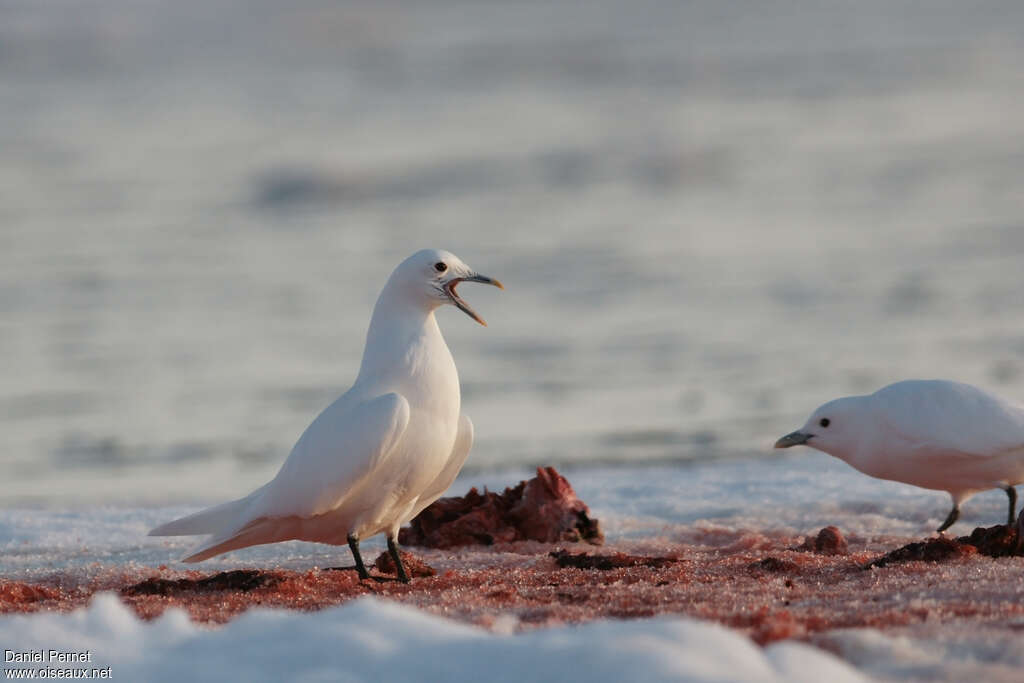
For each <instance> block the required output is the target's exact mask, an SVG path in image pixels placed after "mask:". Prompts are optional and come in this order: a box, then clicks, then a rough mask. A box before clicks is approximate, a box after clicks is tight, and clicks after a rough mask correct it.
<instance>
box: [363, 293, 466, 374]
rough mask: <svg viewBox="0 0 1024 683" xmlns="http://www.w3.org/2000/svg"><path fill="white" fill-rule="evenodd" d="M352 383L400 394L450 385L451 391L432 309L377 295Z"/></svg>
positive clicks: (447, 355)
mask: <svg viewBox="0 0 1024 683" xmlns="http://www.w3.org/2000/svg"><path fill="white" fill-rule="evenodd" d="M356 382H357V384H362V385H363V386H365V387H366V388H371V387H369V386H368V385H369V384H371V383H372V384H373V387H372V388H373V389H374V390H375V391H399V392H402V393H409V392H416V391H424V392H429V391H437V390H444V389H447V388H449V386H450V385H452V384H453V383H454V385H455V387H456V391H457V387H458V375H457V373H456V370H455V362H454V360H452V356H451V352H450V351H449V350H448V345H447V344H446V343H445V341H444V337H443V336H442V335H441V328H440V327H438V324H437V318H436V317H434V310H433V309H430V308H425V307H424V306H423V305H422V304H420V303H419V302H415V301H406V300H403V299H401V298H389V297H386V296H384V295H382V296H381V298H380V299H378V301H377V305H376V306H375V307H374V310H373V317H372V318H371V319H370V329H369V331H367V333H366V347H365V349H364V350H363V361H362V364H361V366H360V368H359V378H358V379H357V380H356Z"/></svg>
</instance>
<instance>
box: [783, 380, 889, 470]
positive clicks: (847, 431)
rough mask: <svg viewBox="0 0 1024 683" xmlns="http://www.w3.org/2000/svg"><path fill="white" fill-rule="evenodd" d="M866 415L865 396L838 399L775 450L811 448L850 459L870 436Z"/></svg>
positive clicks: (830, 402) (813, 415)
mask: <svg viewBox="0 0 1024 683" xmlns="http://www.w3.org/2000/svg"><path fill="white" fill-rule="evenodd" d="M866 414H867V413H866V410H865V405H864V397H862V396H847V397H845V398H837V399H835V400H834V401H829V402H828V403H826V404H824V405H822V406H820V407H819V408H818V409H817V410H815V411H814V412H813V413H812V414H811V416H810V417H809V418H807V422H805V423H804V426H803V427H801V428H800V429H798V430H796V431H795V432H790V433H789V434H786V435H785V436H783V437H782V438H780V439H779V440H778V441H776V442H775V447H776V448H789V447H790V446H810V447H811V448H816V449H818V450H819V451H824V452H825V453H828V454H829V455H834V456H835V457H837V458H840V459H842V460H846V459H847V458H849V457H850V456H852V455H853V454H854V453H855V452H856V450H857V447H858V446H859V444H860V443H861V441H862V440H863V439H865V438H868V437H869V436H870V432H871V430H870V427H869V425H868V424H866V421H865V417H866Z"/></svg>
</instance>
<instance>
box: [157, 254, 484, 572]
mask: <svg viewBox="0 0 1024 683" xmlns="http://www.w3.org/2000/svg"><path fill="white" fill-rule="evenodd" d="M460 282H482V283H485V284H489V285H494V286H496V287H500V288H502V289H504V287H502V285H501V283H500V282H498V281H497V280H495V279H493V278H489V277H485V276H483V275H480V274H478V273H476V272H474V271H473V270H472V269H470V268H469V266H467V265H466V264H465V263H463V262H462V261H461V260H460V259H459V258H458V257H456V256H455V255H454V254H451V253H449V252H447V251H440V250H434V249H425V250H422V251H418V252H416V253H415V254H413V255H412V256H410V257H409V258H407V259H406V260H405V261H403V262H402V263H401V264H399V266H398V267H397V268H395V271H394V272H393V273H392V274H391V277H390V278H389V279H388V281H387V284H386V285H385V286H384V289H383V290H382V291H381V293H380V297H379V298H378V299H377V304H376V306H374V309H373V317H372V319H371V320H370V329H369V331H368V332H367V334H366V348H365V349H364V350H363V361H362V365H361V366H360V368H359V376H358V377H357V378H356V381H355V384H353V385H352V388H351V389H349V390H348V391H347V392H345V393H344V394H343V395H342V396H341V397H339V398H338V399H337V400H336V401H334V403H332V404H331V405H329V406H327V408H325V409H324V411H323V412H322V413H320V415H318V416H317V417H316V419H315V420H313V422H312V423H311V424H310V425H309V426H308V427H307V428H306V431H305V432H303V434H302V436H301V437H299V440H298V442H297V443H296V444H295V446H294V447H293V448H292V451H291V454H290V455H289V456H288V459H287V460H286V461H285V463H284V465H282V467H281V470H280V471H279V472H278V473H277V476H275V477H274V479H273V480H271V481H270V482H269V483H267V484H266V485H264V486H263V487H261V488H259V489H257V490H256V491H254V492H252V493H251V494H249V495H248V496H246V497H245V498H241V499H239V500H235V501H231V502H229V503H224V504H222V505H218V506H216V507H213V508H210V509H208V510H204V511H202V512H198V513H196V514H194V515H190V516H188V517H183V518H181V519H177V520H175V521H173V522H168V523H167V524H164V525H162V526H159V527H157V528H156V529H153V530H152V531H151V532H149V534H150V536H189V535H195V534H211V536H210V538H209V539H207V540H206V541H205V542H204V543H203V544H202V545H201V546H200V547H198V548H196V549H195V550H194V551H193V552H192V553H191V554H190V555H189V556H188V557H186V558H184V561H185V562H200V561H202V560H205V559H207V558H210V557H213V556H214V555H220V554H221V553H225V552H228V551H229V550H236V549H238V548H245V547H248V546H251V545H261V544H264V543H277V542H279V541H287V540H293V539H294V540H303V541H316V542H320V543H330V544H334V545H341V544H343V543H347V544H348V546H349V548H351V550H352V556H353V558H354V559H355V562H356V569H357V571H358V572H359V577H360V578H361V579H365V578H369V573H368V572H367V571H366V566H365V565H364V564H363V559H362V557H361V556H360V554H359V541H360V539H365V538H368V537H370V536H374V535H376V534H379V533H384V534H386V535H387V542H388V551H389V552H390V554H391V557H392V558H393V559H394V561H395V566H396V567H397V570H398V578H399V579H400V580H402V581H406V582H407V581H408V580H409V577H408V575H407V574H406V571H405V567H404V566H403V564H402V560H401V557H400V556H399V554H398V546H397V544H396V539H397V537H398V529H399V527H401V526H402V524H404V523H405V522H407V521H409V520H410V519H412V518H413V517H414V516H415V515H416V514H417V513H419V512H420V510H422V509H423V508H425V507H426V506H427V505H429V504H430V503H432V502H434V501H435V500H437V498H439V497H440V496H441V494H442V493H444V491H445V489H447V488H448V486H449V485H450V484H451V483H452V481H453V480H454V479H455V475H457V474H458V472H459V470H460V469H461V468H462V464H463V463H464V462H465V460H466V456H467V455H468V454H469V449H470V446H472V444H473V423H472V422H470V420H469V418H468V417H467V416H465V415H463V414H462V413H461V397H460V392H459V375H458V372H457V371H456V369H455V361H454V360H453V359H452V355H451V352H450V351H449V350H448V345H447V344H445V341H444V337H442V336H441V330H440V328H439V327H438V325H437V319H436V318H435V317H434V311H435V310H436V309H437V308H438V307H439V306H441V305H443V304H453V305H454V306H456V307H458V308H459V309H460V310H462V311H464V312H465V313H466V314H467V315H469V317H471V318H473V319H474V320H476V321H477V322H479V323H480V324H481V325H486V323H485V322H484V321H483V319H482V318H481V317H480V316H479V315H477V314H476V312H475V311H474V310H473V309H472V308H470V307H469V305H468V304H467V303H466V302H465V301H463V300H462V299H461V298H460V297H459V295H458V294H456V292H455V288H456V286H457V285H458V284H459V283H460Z"/></svg>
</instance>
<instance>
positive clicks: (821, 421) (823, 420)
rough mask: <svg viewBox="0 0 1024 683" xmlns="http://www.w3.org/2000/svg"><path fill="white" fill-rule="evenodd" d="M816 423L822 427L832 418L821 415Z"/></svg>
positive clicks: (828, 423) (829, 422)
mask: <svg viewBox="0 0 1024 683" xmlns="http://www.w3.org/2000/svg"><path fill="white" fill-rule="evenodd" d="M818 424H820V425H821V426H822V427H828V426H829V425H830V424H832V420H830V419H828V418H827V417H823V418H821V420H819V421H818Z"/></svg>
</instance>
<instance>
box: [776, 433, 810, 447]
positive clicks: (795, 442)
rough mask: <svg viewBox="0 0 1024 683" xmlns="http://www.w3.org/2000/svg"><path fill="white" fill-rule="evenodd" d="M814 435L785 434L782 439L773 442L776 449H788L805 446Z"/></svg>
mask: <svg viewBox="0 0 1024 683" xmlns="http://www.w3.org/2000/svg"><path fill="white" fill-rule="evenodd" d="M813 436H814V434H808V433H807V432H801V431H796V432H791V433H789V434H786V435H785V436H784V437H782V438H781V439H779V440H778V441H776V442H775V447H776V448H789V447H790V446H799V445H800V444H805V443H807V442H808V441H810V440H811V437H813Z"/></svg>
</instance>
